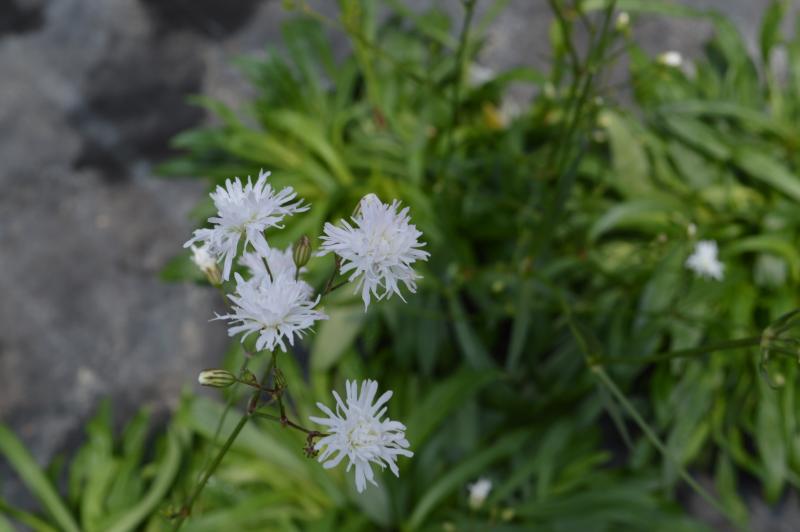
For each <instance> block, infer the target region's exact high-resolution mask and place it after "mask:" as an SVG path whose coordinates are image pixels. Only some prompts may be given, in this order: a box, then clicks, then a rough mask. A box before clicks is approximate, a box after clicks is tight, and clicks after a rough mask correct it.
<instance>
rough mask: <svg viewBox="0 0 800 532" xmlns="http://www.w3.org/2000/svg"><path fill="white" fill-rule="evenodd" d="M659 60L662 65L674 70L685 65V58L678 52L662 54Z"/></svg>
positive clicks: (672, 51)
mask: <svg viewBox="0 0 800 532" xmlns="http://www.w3.org/2000/svg"><path fill="white" fill-rule="evenodd" d="M657 60H658V62H659V63H661V64H662V65H664V66H668V67H672V68H678V67H680V66H681V65H682V64H683V56H682V55H681V53H680V52H676V51H675V50H670V51H669V52H664V53H662V54H661V55H659V56H658V58H657Z"/></svg>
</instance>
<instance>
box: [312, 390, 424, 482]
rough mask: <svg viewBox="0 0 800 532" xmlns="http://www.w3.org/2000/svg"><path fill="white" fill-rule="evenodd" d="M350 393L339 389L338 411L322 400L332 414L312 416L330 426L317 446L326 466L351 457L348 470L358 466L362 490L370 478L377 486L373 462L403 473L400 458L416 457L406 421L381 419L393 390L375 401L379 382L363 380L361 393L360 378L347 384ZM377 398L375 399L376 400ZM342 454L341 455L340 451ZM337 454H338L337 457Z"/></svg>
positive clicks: (327, 410)
mask: <svg viewBox="0 0 800 532" xmlns="http://www.w3.org/2000/svg"><path fill="white" fill-rule="evenodd" d="M345 387H346V390H347V396H346V398H345V401H342V398H341V397H339V394H338V393H336V391H334V392H333V397H334V398H335V399H336V413H334V412H332V411H331V409H330V408H328V407H327V406H325V405H324V404H322V403H317V406H318V407H319V408H320V410H322V411H323V412H324V413H325V414H326V415H327V416H328V417H326V418H320V417H313V416H312V417H309V419H310V420H311V421H313V422H314V423H318V424H320V425H324V426H326V427H328V429H327V435H325V436H324V437H323V438H322V439H320V440H319V441H318V442H317V443H316V445H315V446H314V448H315V449H316V450H318V451H322V453H321V454H320V456H319V461H320V462H324V464H323V467H325V469H330V468H332V467H336V466H337V465H339V463H340V462H341V461H342V459H343V458H344V457H347V458H348V460H349V463H348V464H347V471H350V468H352V467H353V466H355V481H356V490H358V492H359V493H361V492H362V491H364V489H365V488H366V487H367V481H369V482H371V483H372V484H374V485H375V486H377V485H378V484H377V482H375V477H374V474H373V472H372V466H371V465H370V462H374V463H375V464H377V465H378V466H380V467H381V469H383V468H385V467H386V466H389V469H390V470H391V471H392V473H394V475H395V476H399V475H400V471H399V470H398V469H397V463H396V460H397V457H398V456H400V455H402V456H408V457H411V456H414V453H413V452H411V451H409V450H408V446H409V444H408V440H406V437H405V430H406V427H405V425H403V424H402V423H399V422H397V421H392V420H390V419H385V420H383V421H381V418H382V417H383V416H384V414H385V413H386V406H384V404H385V403H386V402H387V401H388V400H389V399H390V398H391V397H392V392H391V391H387V392H385V393H384V394H383V395H381V396H380V397H379V398H378V400H377V401H374V399H375V394H376V393H377V391H378V383H377V382H375V381H373V380H365V381H363V382H362V383H361V393H359V391H358V383H357V382H356V381H347V382H346V383H345ZM373 401H374V402H373ZM336 453H338V454H336ZM334 455H335V456H334Z"/></svg>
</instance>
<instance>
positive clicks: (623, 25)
mask: <svg viewBox="0 0 800 532" xmlns="http://www.w3.org/2000/svg"><path fill="white" fill-rule="evenodd" d="M630 25H631V16H630V15H629V14H628V13H627V12H626V11H620V13H619V15H617V22H616V24H615V28H616V30H617V31H619V32H625V31H627V30H628V28H630Z"/></svg>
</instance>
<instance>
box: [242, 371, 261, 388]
mask: <svg viewBox="0 0 800 532" xmlns="http://www.w3.org/2000/svg"><path fill="white" fill-rule="evenodd" d="M242 382H243V383H245V384H256V385H258V379H257V378H256V376H255V374H254V373H253V372H252V371H250V370H249V369H246V370H244V372H242Z"/></svg>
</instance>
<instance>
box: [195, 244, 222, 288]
mask: <svg viewBox="0 0 800 532" xmlns="http://www.w3.org/2000/svg"><path fill="white" fill-rule="evenodd" d="M192 262H194V263H195V264H196V265H197V267H198V268H200V271H202V272H203V273H204V274H206V279H208V282H209V283H211V284H212V285H214V286H219V285H220V284H221V283H222V273H221V272H220V271H219V265H218V264H217V261H216V259H214V257H212V256H211V254H210V253H209V252H208V250H207V249H206V246H202V247H198V246H192Z"/></svg>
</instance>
